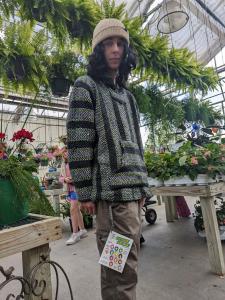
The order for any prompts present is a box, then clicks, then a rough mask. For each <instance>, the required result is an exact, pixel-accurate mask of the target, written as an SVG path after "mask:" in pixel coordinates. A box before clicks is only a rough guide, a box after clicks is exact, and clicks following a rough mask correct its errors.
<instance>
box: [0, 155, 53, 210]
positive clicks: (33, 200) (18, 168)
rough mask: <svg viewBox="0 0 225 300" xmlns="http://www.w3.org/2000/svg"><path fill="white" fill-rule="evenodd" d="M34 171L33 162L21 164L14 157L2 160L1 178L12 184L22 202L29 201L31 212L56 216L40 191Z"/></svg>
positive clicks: (0, 163) (0, 164)
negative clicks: (33, 174)
mask: <svg viewBox="0 0 225 300" xmlns="http://www.w3.org/2000/svg"><path fill="white" fill-rule="evenodd" d="M33 171H36V167H35V165H34V163H33V162H31V161H24V162H21V161H19V160H17V159H16V158H15V157H13V156H11V157H10V158H8V159H7V160H0V177H1V178H6V179H9V180H10V181H11V182H12V184H13V185H14V187H15V190H16V193H17V195H18V196H19V198H20V199H21V201H23V200H24V199H26V200H28V204H29V210H30V212H32V213H40V214H46V215H52V216H54V215H55V212H54V210H53V208H52V206H51V205H50V203H49V201H48V199H47V198H46V196H45V195H44V193H43V192H42V191H41V190H40V187H39V182H38V181H37V180H36V179H35V178H34V177H33V176H32V173H31V172H33Z"/></svg>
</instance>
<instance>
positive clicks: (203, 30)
mask: <svg viewBox="0 0 225 300" xmlns="http://www.w3.org/2000/svg"><path fill="white" fill-rule="evenodd" d="M99 2H101V0H99ZM115 2H116V4H121V3H122V2H124V1H123V0H115ZM125 2H126V9H127V12H128V15H129V16H130V17H135V16H141V17H142V18H143V28H146V29H147V30H148V31H149V34H150V35H151V36H156V35H158V34H160V35H163V33H160V32H159V30H158V23H159V20H160V18H161V17H162V15H161V11H162V9H163V5H164V6H165V3H171V2H173V4H174V3H175V4H178V5H179V7H180V10H181V11H183V12H185V13H186V14H187V16H188V21H187V23H186V25H185V26H184V27H183V28H182V29H180V30H178V31H176V32H173V33H170V34H166V35H167V36H168V39H169V43H170V46H171V47H174V48H185V47H187V48H188V49H189V50H190V51H192V52H193V53H194V55H195V57H196V59H197V60H198V61H201V62H202V63H203V64H204V65H207V64H209V65H210V66H213V67H217V68H218V67H219V69H218V70H219V72H221V74H220V76H221V77H222V78H224V74H222V71H225V67H224V66H225V60H224V57H225V51H221V50H222V49H223V48H224V46H225V21H224V20H225V4H224V0H129V1H128V0H126V1H125ZM218 53H219V54H218ZM213 58H216V59H215V60H213ZM222 75H223V76H222ZM221 83H222V86H223V88H224V90H225V85H224V82H223V81H222V82H221ZM220 92H221V91H220ZM220 92H219V97H217V96H216V97H215V98H214V99H210V100H212V102H214V103H215V101H217V100H221V93H220ZM215 93H216V92H215ZM217 93H218V91H217ZM210 96H211V94H210V95H209V97H210ZM0 97H1V100H2V101H1V102H2V105H3V106H2V109H3V110H4V111H5V112H8V113H10V114H14V115H15V118H17V117H16V116H18V118H19V116H20V115H22V114H23V113H24V109H25V108H26V107H30V106H31V103H32V98H33V97H31V96H26V97H21V96H20V95H19V94H16V93H14V92H9V93H8V96H7V98H4V91H3V90H2V89H1V88H0ZM223 100H224V99H223ZM67 111H68V98H63V97H62V98H54V97H52V96H51V101H49V98H48V97H46V95H44V94H43V96H42V95H40V96H39V103H38V104H37V105H34V106H33V110H32V113H33V114H34V115H38V116H40V117H47V116H49V117H53V118H54V117H56V118H65V117H66V115H67Z"/></svg>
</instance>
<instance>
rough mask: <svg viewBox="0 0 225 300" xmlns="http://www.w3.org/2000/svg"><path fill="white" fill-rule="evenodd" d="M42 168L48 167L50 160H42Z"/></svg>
mask: <svg viewBox="0 0 225 300" xmlns="http://www.w3.org/2000/svg"><path fill="white" fill-rule="evenodd" d="M40 164H41V166H42V167H46V166H47V165H48V160H47V159H43V160H42V159H41V162H40Z"/></svg>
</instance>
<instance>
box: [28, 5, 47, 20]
mask: <svg viewBox="0 0 225 300" xmlns="http://www.w3.org/2000/svg"><path fill="white" fill-rule="evenodd" d="M31 13H32V16H33V18H34V19H35V20H36V21H38V22H40V23H43V22H46V21H47V18H46V14H45V13H44V11H43V10H40V9H39V8H35V7H33V8H32V9H31Z"/></svg>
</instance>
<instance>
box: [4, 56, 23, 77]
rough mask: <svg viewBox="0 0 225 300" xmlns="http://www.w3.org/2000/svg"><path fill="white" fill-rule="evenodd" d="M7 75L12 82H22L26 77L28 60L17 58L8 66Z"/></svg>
mask: <svg viewBox="0 0 225 300" xmlns="http://www.w3.org/2000/svg"><path fill="white" fill-rule="evenodd" d="M6 75H7V77H8V79H9V80H11V81H21V80H23V79H24V78H25V76H26V58H25V57H23V56H16V57H15V58H12V59H11V61H10V62H9V63H8V65H6Z"/></svg>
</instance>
